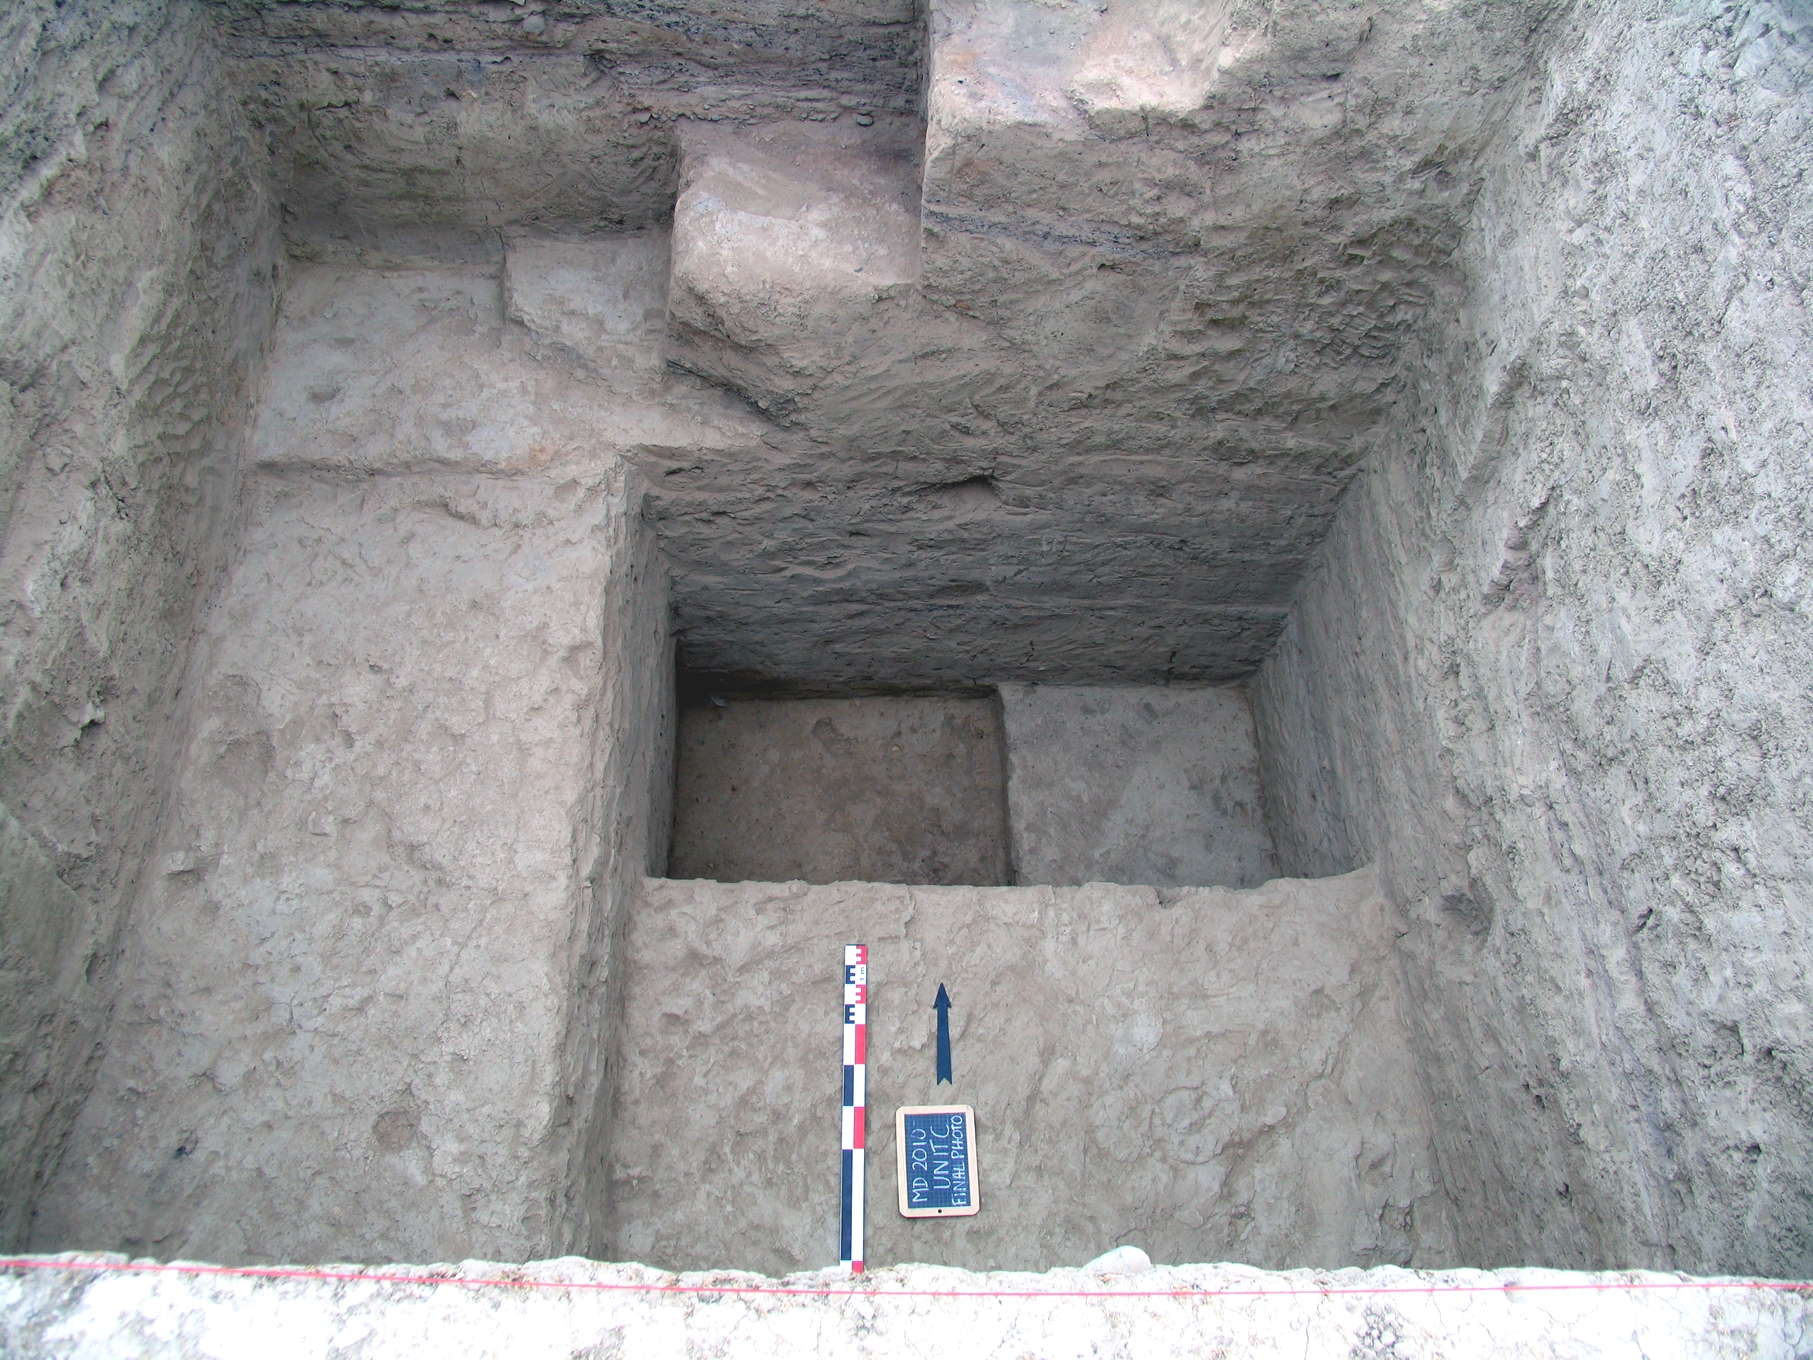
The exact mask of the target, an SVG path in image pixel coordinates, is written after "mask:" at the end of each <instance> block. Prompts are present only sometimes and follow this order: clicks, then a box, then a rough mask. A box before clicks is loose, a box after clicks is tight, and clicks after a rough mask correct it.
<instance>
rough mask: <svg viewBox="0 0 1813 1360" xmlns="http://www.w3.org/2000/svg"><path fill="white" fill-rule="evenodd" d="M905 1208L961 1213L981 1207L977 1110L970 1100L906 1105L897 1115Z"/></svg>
mask: <svg viewBox="0 0 1813 1360" xmlns="http://www.w3.org/2000/svg"><path fill="white" fill-rule="evenodd" d="M894 1148H895V1160H896V1161H897V1162H898V1164H899V1167H900V1212H901V1215H902V1216H903V1217H906V1218H960V1217H962V1216H964V1215H965V1214H973V1213H975V1212H976V1207H977V1205H976V1112H975V1111H974V1110H972V1109H970V1107H969V1106H967V1105H903V1106H902V1107H901V1108H900V1109H899V1110H898V1111H896V1113H895V1115H894Z"/></svg>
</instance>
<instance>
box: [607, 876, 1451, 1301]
mask: <svg viewBox="0 0 1813 1360" xmlns="http://www.w3.org/2000/svg"><path fill="white" fill-rule="evenodd" d="M845 943H863V944H867V945H868V946H869V958H870V967H869V977H870V986H871V994H870V995H871V1000H870V1009H869V1026H870V1028H869V1093H868V1108H869V1112H870V1113H869V1126H868V1127H869V1143H868V1146H869V1159H870V1169H871V1176H870V1181H869V1194H868V1213H869V1232H868V1257H867V1259H868V1260H869V1261H870V1262H873V1263H876V1264H881V1265H885V1264H890V1263H893V1262H899V1261H937V1262H940V1263H942V1264H947V1265H960V1266H966V1267H971V1268H1014V1269H1042V1268H1045V1267H1048V1266H1053V1265H1059V1264H1062V1263H1064V1262H1066V1261H1076V1260H1083V1259H1088V1258H1090V1257H1093V1256H1094V1255H1096V1254H1097V1253H1098V1252H1100V1251H1102V1250H1104V1249H1105V1248H1107V1247H1111V1246H1114V1245H1116V1244H1118V1243H1123V1242H1131V1243H1134V1244H1137V1245H1138V1246H1140V1247H1142V1248H1144V1249H1145V1250H1146V1251H1148V1252H1150V1253H1151V1255H1152V1256H1153V1257H1154V1258H1155V1259H1158V1260H1169V1261H1189V1260H1198V1259H1202V1258H1203V1257H1214V1258H1218V1259H1239V1260H1245V1261H1249V1262H1252V1263H1255V1264H1259V1265H1284V1264H1291V1265H1304V1264H1318V1265H1328V1266H1341V1265H1351V1264H1368V1265H1370V1264H1378V1263H1381V1262H1392V1263H1397V1264H1412V1263H1415V1264H1428V1265H1441V1264H1447V1263H1450V1262H1451V1261H1452V1260H1453V1250H1454V1248H1453V1241H1452V1236H1451V1229H1450V1228H1449V1225H1448V1219H1447V1213H1448V1209H1447V1205H1446V1200H1445V1197H1444V1196H1443V1194H1442V1192H1441V1189H1440V1187H1439V1185H1438V1184H1437V1182H1436V1179H1435V1167H1434V1162H1433V1159H1432V1155H1431V1137H1430V1131H1429V1119H1430V1112H1429V1110H1428V1108H1427V1107H1426V1106H1425V1105H1424V1103H1423V1097H1422V1094H1421V1091H1420V1088H1419V1087H1418V1085H1417V1078H1416V1073H1415V1069H1414V1067H1413V1066H1412V1064H1411V1061H1410V1056H1409V1048H1408V1043H1407V1038H1406V1036H1405V1033H1404V1030H1403V1017H1402V1014H1401V1012H1400V1004H1401V1001H1400V992H1401V986H1402V984H1401V981H1400V979H1399V977H1398V974H1397V956H1396V953H1395V932H1394V928H1393V913H1392V911H1391V909H1390V908H1389V906H1388V905H1387V903H1386V902H1385V901H1384V900H1383V899H1382V898H1381V897H1380V896H1379V894H1378V891H1377V888H1376V885H1375V883H1374V880H1373V877H1372V875H1371V874H1370V873H1369V872H1360V873H1355V874H1350V875H1347V876H1344V877H1341V878H1335V879H1323V880H1315V881H1291V880H1280V881H1277V882H1273V883H1268V884H1266V885H1265V886H1264V887H1263V888H1259V889H1256V890H1253V891H1251V892H1229V891H1220V890H1213V889H1201V890H1185V889H1179V890H1173V891H1170V892H1166V893H1160V892H1159V891H1157V890H1154V889H1152V888H1137V887H1120V886H1113V885H1109V884H1101V883H1097V884H1091V885H1089V886H1087V887H1083V888H948V887H946V888H938V887H901V886H894V885H887V884H873V883H838V884H831V885H827V886H822V887H809V886H807V885H806V884H803V883H728V884H726V883H707V882H699V881H675V880H650V881H649V883H648V884H647V886H646V889H645V892H644V894H643V896H642V898H641V900H640V901H639V902H638V903H637V904H636V906H635V908H634V911H633V914H632V915H631V917H630V920H629V930H628V935H627V938H626V942H625V946H624V959H625V962H626V969H627V971H626V972H625V973H624V986H625V991H624V999H623V1005H624V1019H623V1029H622V1041H621V1060H620V1062H619V1064H618V1067H617V1073H618V1077H617V1080H618V1091H617V1102H618V1103H617V1114H616V1120H615V1124H614V1126H613V1128H612V1134H611V1143H612V1158H613V1174H612V1193H611V1205H612V1209H611V1212H612V1224H613V1228H612V1233H611V1238H610V1243H611V1245H610V1248H609V1254H610V1255H612V1256H615V1257H620V1258H633V1259H638V1260H646V1261H653V1262H656V1263H658V1264H661V1265H663V1266H668V1267H673V1268H695V1267H696V1268H703V1267H706V1266H737V1267H742V1268H746V1269H755V1270H765V1271H771V1272H778V1271H784V1270H792V1269H801V1268H811V1267H817V1266H824V1265H830V1264H835V1263H836V1260H837V1251H838V1238H837V1223H838V1218H837V1215H838V1184H839V1182H838V1153H837V1129H838V1107H839V1101H840V1099H841V1069H840V1066H839V1064H840V1062H841V1058H840V1056H839V1055H840V1048H839V1044H840V1036H841V1031H840V1029H839V1025H838V1019H839V1010H838V1000H839V997H840V995H841V993H840V991H839V990H838V977H839V975H838V966H839V961H840V960H841V958H842V954H841V953H840V952H839V951H840V948H841V946H842V945H844V944H845ZM941 982H942V983H944V984H945V985H946V987H947V988H948V991H949V995H950V998H951V1001H952V1005H953V1008H952V1011H951V1040H952V1070H953V1081H952V1083H950V1084H940V1083H936V1082H935V1080H934V1077H935V1072H934V1056H935V1032H934V1031H935V1017H934V1015H933V1011H932V1000H933V998H934V996H935V995H936V993H937V990H938V986H939V984H940V983H941ZM947 1100H948V1101H953V1102H959V1103H964V1104H969V1105H972V1106H974V1107H975V1110H976V1125H977V1131H978V1139H979V1145H978V1149H977V1160H978V1163H979V1165H980V1186H981V1201H982V1205H983V1208H982V1211H981V1212H980V1213H979V1214H978V1215H976V1216H975V1217H973V1218H962V1219H944V1220H927V1219H918V1220H908V1219H903V1218H901V1217H900V1216H899V1214H898V1212H897V1208H896V1199H895V1188H894V1174H893V1166H894V1110H895V1108H896V1107H898V1106H900V1105H918V1104H928V1103H937V1102H943V1101H947Z"/></svg>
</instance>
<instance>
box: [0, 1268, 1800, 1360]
mask: <svg viewBox="0 0 1813 1360" xmlns="http://www.w3.org/2000/svg"><path fill="white" fill-rule="evenodd" d="M46 1259H49V1258H46ZM66 1259H71V1260H81V1261H87V1262H91V1263H116V1262H117V1263H122V1264H123V1263H125V1258H123V1257H114V1258H103V1257H95V1256H88V1257H72V1258H66ZM346 1270H347V1273H349V1274H350V1275H351V1276H352V1278H348V1279H335V1280H268V1279H247V1278H243V1277H235V1276H220V1275H206V1274H200V1275H190V1274H175V1273H167V1274H136V1275H135V1274H118V1273H109V1274H104V1275H96V1274H91V1273H86V1272H68V1273H65V1272H60V1271H39V1270H26V1271H17V1270H15V1271H9V1272H7V1273H6V1274H4V1275H0V1343H3V1344H4V1346H5V1348H6V1350H7V1353H8V1354H10V1355H16V1356H20V1357H22V1358H29V1360H39V1357H46V1358H48V1357H51V1356H55V1357H57V1360H101V1358H102V1357H106V1360H166V1358H169V1360H175V1358H176V1357H180V1358H181V1360H238V1357H241V1356H244V1355H246V1354H248V1353H256V1354H258V1355H260V1356H264V1357H269V1358H270V1360H292V1357H293V1360H305V1358H306V1360H314V1357H318V1356H328V1355H332V1356H335V1357H344V1358H345V1360H366V1358H367V1357H369V1358H370V1360H377V1357H393V1356H408V1357H414V1356H420V1357H424V1360H426V1358H427V1357H435V1358H436V1360H438V1358H439V1357H442V1356H448V1355H459V1356H463V1357H464V1356H469V1357H474V1358H475V1360H478V1358H479V1357H485V1358H489V1357H496V1358H497V1360H521V1358H523V1357H542V1356H547V1357H557V1358H558V1360H573V1358H574V1357H586V1360H592V1358H593V1357H598V1358H600V1360H602V1358H603V1357H612V1358H613V1360H616V1358H618V1357H621V1360H642V1357H648V1360H667V1357H671V1356H676V1355H686V1356H697V1357H703V1358H707V1360H715V1358H718V1357H722V1358H723V1360H730V1358H731V1357H739V1358H740V1357H764V1356H774V1357H783V1356H785V1357H794V1356H800V1355H814V1356H826V1357H845V1356H847V1357H852V1358H854V1357H867V1356H875V1357H895V1356H902V1355H915V1356H925V1357H929V1358H932V1360H943V1358H944V1357H957V1356H985V1355H987V1356H1022V1355H1036V1356H1040V1357H1050V1358H1051V1360H1107V1358H1108V1357H1113V1360H1148V1357H1165V1356H1176V1357H1179V1360H1183V1358H1184V1357H1189V1358H1190V1360H1202V1358H1203V1357H1223V1356H1225V1357H1229V1358H1230V1360H1231V1358H1232V1357H1235V1356H1240V1357H1248V1356H1252V1357H1277V1360H1305V1357H1309V1358H1310V1360H1323V1358H1324V1357H1326V1358H1327V1360H1450V1358H1451V1357H1456V1356H1494V1357H1515V1358H1518V1360H1522V1358H1524V1357H1527V1358H1528V1360H1610V1358H1611V1357H1614V1356H1630V1355H1640V1356H1644V1357H1646V1358H1647V1360H1777V1358H1778V1357H1779V1358H1781V1360H1786V1358H1787V1357H1794V1356H1801V1355H1804V1354H1805V1353H1806V1351H1805V1346H1806V1337H1807V1331H1808V1325H1809V1317H1808V1305H1807V1299H1806V1296H1805V1293H1804V1292H1801V1291H1786V1290H1752V1289H1744V1288H1742V1287H1733V1286H1731V1285H1728V1284H1722V1283H1720V1282H1717V1281H1711V1280H1696V1279H1693V1278H1691V1277H1686V1276H1679V1275H1662V1274H1653V1273H1646V1272H1636V1271H1632V1272H1626V1273H1620V1274H1604V1275H1585V1274H1570V1273H1567V1272H1563V1271H1555V1270H1496V1271H1482V1270H1464V1271H1440V1272H1435V1271H1407V1270H1398V1269H1393V1268H1390V1267H1384V1268H1379V1269H1375V1270H1368V1271H1360V1270H1343V1271H1315V1270H1293V1271H1285V1272H1269V1271H1261V1270H1254V1269H1251V1268H1249V1267H1245V1266H1236V1265H1186V1266H1159V1267H1156V1268H1153V1269H1150V1270H1145V1271H1135V1272H1133V1273H1124V1269H1123V1267H1122V1266H1121V1265H1120V1264H1119V1263H1115V1262H1102V1263H1099V1264H1098V1263H1096V1262H1092V1263H1091V1264H1090V1266H1086V1267H1083V1268H1074V1267H1072V1268H1066V1269H1056V1270H1052V1271H1049V1272H1047V1273H1045V1274H1040V1275H1032V1274H1007V1273H993V1274H973V1273H971V1272H969V1271H963V1270H953V1269H949V1268H947V1267H938V1266H897V1267H892V1268H889V1269H884V1270H877V1271H871V1272H869V1273H868V1274H866V1275H865V1276H864V1277H863V1280H862V1283H861V1287H860V1288H853V1287H852V1282H851V1281H850V1279H849V1277H848V1276H845V1275H841V1274H840V1273H838V1272H822V1273H818V1274H808V1275H795V1276H790V1277H787V1278H785V1279H782V1280H770V1279H764V1278H762V1277H760V1276H755V1275H747V1274H740V1273H737V1272H734V1271H711V1272H701V1273H694V1274H685V1275H674V1274H667V1273H664V1272H661V1271H656V1270H651V1269H649V1268H648V1267H646V1266H639V1265H610V1264H605V1263H602V1262H596V1261H586V1260H580V1259H578V1258H572V1257H568V1258H563V1259H560V1260H552V1261H536V1262H531V1263H529V1264H527V1265H498V1264H494V1263H491V1262H487V1261H462V1262H459V1263H457V1264H449V1265H438V1266H399V1267H389V1268H382V1269H378V1270H373V1271H371V1272H370V1275H369V1276H367V1277H365V1278H361V1277H360V1274H361V1273H360V1271H359V1269H358V1268H357V1267H350V1268H346ZM398 1274H405V1275H411V1276H417V1277H428V1278H431V1279H433V1280H435V1281H444V1283H441V1282H437V1283H423V1282H419V1280H418V1282H412V1283H397V1282H393V1281H388V1280H386V1279H385V1278H383V1277H385V1276H393V1275H398ZM499 1279H502V1280H507V1281H510V1282H511V1284H510V1285H507V1286H504V1287H497V1286H495V1285H494V1286H489V1287H487V1286H482V1285H479V1286H475V1285H472V1284H462V1283H457V1282H459V1281H479V1280H499ZM547 1285H552V1286H574V1287H570V1288H562V1287H554V1288H544V1287H540V1286H547ZM737 1290H745V1291H749V1292H742V1293H739V1292H732V1291H737ZM795 1291H798V1292H795ZM820 1291H824V1292H820ZM1002 1291H1005V1292H1006V1293H1007V1294H1008V1295H1009V1297H997V1296H991V1295H996V1294H998V1293H1000V1292H1002Z"/></svg>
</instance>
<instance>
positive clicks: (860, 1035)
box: [839, 944, 869, 1275]
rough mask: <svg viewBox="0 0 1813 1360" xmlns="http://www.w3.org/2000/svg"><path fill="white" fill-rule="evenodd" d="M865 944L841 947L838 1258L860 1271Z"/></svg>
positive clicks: (866, 1013)
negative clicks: (840, 1213) (840, 1216)
mask: <svg viewBox="0 0 1813 1360" xmlns="http://www.w3.org/2000/svg"><path fill="white" fill-rule="evenodd" d="M868 1050H869V947H868V946H867V945H866V944H847V945H845V946H844V1104H843V1119H842V1123H843V1163H844V1166H843V1172H844V1175H843V1182H844V1190H843V1224H842V1230H841V1233H840V1239H839V1240H840V1259H841V1260H842V1261H843V1263H844V1265H846V1266H848V1267H849V1268H850V1270H851V1272H852V1273H853V1274H858V1275H860V1274H861V1273H862V1227H863V1223H862V1211H863V1155H862V1154H863V1142H864V1138H863V1134H864V1132H865V1126H866V1123H867V1120H866V1117H865V1116H866V1114H867V1107H868V1085H869V1082H868V1070H869V1063H868V1058H869V1051H868Z"/></svg>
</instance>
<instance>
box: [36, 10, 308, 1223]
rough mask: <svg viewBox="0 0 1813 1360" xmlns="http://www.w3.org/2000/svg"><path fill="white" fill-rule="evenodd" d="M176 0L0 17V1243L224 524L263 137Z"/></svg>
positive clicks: (126, 896) (76, 1015)
mask: <svg viewBox="0 0 1813 1360" xmlns="http://www.w3.org/2000/svg"><path fill="white" fill-rule="evenodd" d="M207 27H208V23H207V18H206V16H205V15H204V14H203V13H202V11H201V10H200V9H199V8H198V7H196V6H193V5H188V4H183V3H173V4H165V3H158V0H127V2H126V3H118V4H107V5H85V6H67V5H54V4H51V3H48V2H47V0H45V2H42V3H40V2H39V0H21V3H19V4H13V5H8V6H6V7H5V12H4V14H0V53H4V55H3V56H0V714H3V715H4V726H3V728H0V798H3V799H4V802H5V806H6V809H7V811H8V813H10V815H8V816H6V818H5V828H6V829H5V834H4V835H3V836H0V904H3V905H0V939H3V940H4V944H5V963H4V967H3V968H0V1242H5V1243H10V1244H13V1245H17V1244H19V1243H20V1242H21V1241H22V1240H23V1237H24V1235H25V1233H26V1231H27V1228H28V1223H29V1218H30V1214H31V1210H32V1205H33V1202H34V1200H35V1197H36V1194H37V1191H38V1189H39V1187H40V1186H41V1184H42V1182H43V1178H44V1176H45V1175H46V1174H47V1172H48V1169H49V1168H50V1167H51V1166H53V1165H54V1163H55V1160H56V1156H57V1152H58V1149H59V1147H60V1146H61V1143H62V1140H63V1137H64V1134H65V1133H66V1131H67V1129H68V1127H69V1124H70V1121H71V1120H72V1119H73V1118H74V1117H75V1113H76V1110H77V1109H78V1108H79V1106H80V1103H81V1100H82V1097H83V1095H84V1093H85V1092H86V1090H87V1087H88V1082H89V1079H90V1077H91V1075H92V1073H91V1068H92V1060H93V1058H94V1056H95V1054H96V1052H97V1046H98V1042H99V1038H100V1033H101V1029H102V1026H103V1024H104V1021H105V1017H106V1014H107V1008H108V1006H109V1004H110V1002H111V1000H112V996H113V987H114V977H115V963H116V953H117V951H116V945H117V940H118V935H119V930H120V927H121V922H122V920H123V918H124V912H125V908H126V904H127V903H128V902H129V901H130V899H131V897H132V895H133V893H134V891H135V890H136V886H137V883H138V880H139V877H140V873H141V868H142V866H143V864H144V862H145V860H146V858H147V856H148V853H149V849H150V844H151V840H152V838H153V836H154V835H155V832H156V828H157V824H158V818H159V815H160V813H161V810H162V807H163V801H164V791H165V789H166V788H167V787H168V784H169V781H170V778H171V774H172V770H173V767H174V764H175V761H176V757H177V751H178V743H179V735H180V734H179V730H178V726H177V724H176V723H175V722H174V721H173V718H172V714H173V707H174V702H175V697H176V692H177V688H178V684H179V678H180V676H181V674H182V670H183V666H184V664H185V661H186V658H187V655H188V649H189V640H190V636H191V632H192V630H193V626H194V620H195V616H196V611H197V607H198V604H199V603H200V602H202V601H204V600H205V599H206V598H207V597H208V595H209V593H210V591H211V590H212V589H213V588H214V587H215V585H216V584H217V583H218V582H219V580H220V579H221V577H222V573H223V570H224V568H225V565H226V563H227V561H228V560H229V558H230V556H231V554H232V551H233V546H234V544H235V542H236V540H237V521H236V518H235V513H234V506H235V504H236V501H237V498H238V477H239V464H240V453H241V449H242V447H243V445H244V440H245V432H246V428H247V424H248V420H249V411H250V406H251V402H252V399H253V396H254V392H255V387H256V377H257V374H258V372H259V370H260V367H261V362H262V355H263V351H264V347H265V343H266V338H267V336H268V333H269V329H270V324H271V317H272V312H273V308H274V293H275V286H276V281H277V273H278V268H277V264H276V241H277V232H276V207H275V203H274V201H273V200H272V199H271V197H270V196H269V195H268V194H267V192H266V190H265V188H264V179H263V164H262V153H261V150H260V149H259V148H257V147H256V146H255V145H254V143H253V142H252V140H251V138H250V136H249V134H248V131H247V128H246V125H245V122H244V119H243V118H242V116H241V114H240V112H239V105H238V101H237V99H236V98H235V97H234V96H233V95H232V94H231V93H229V91H228V90H227V87H226V82H225V79H224V76H223V71H222V66H221V63H220V61H219V60H218V59H217V57H216V55H215V53H214V52H213V50H212V48H211V46H210V45H209V42H208V41H207Z"/></svg>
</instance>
